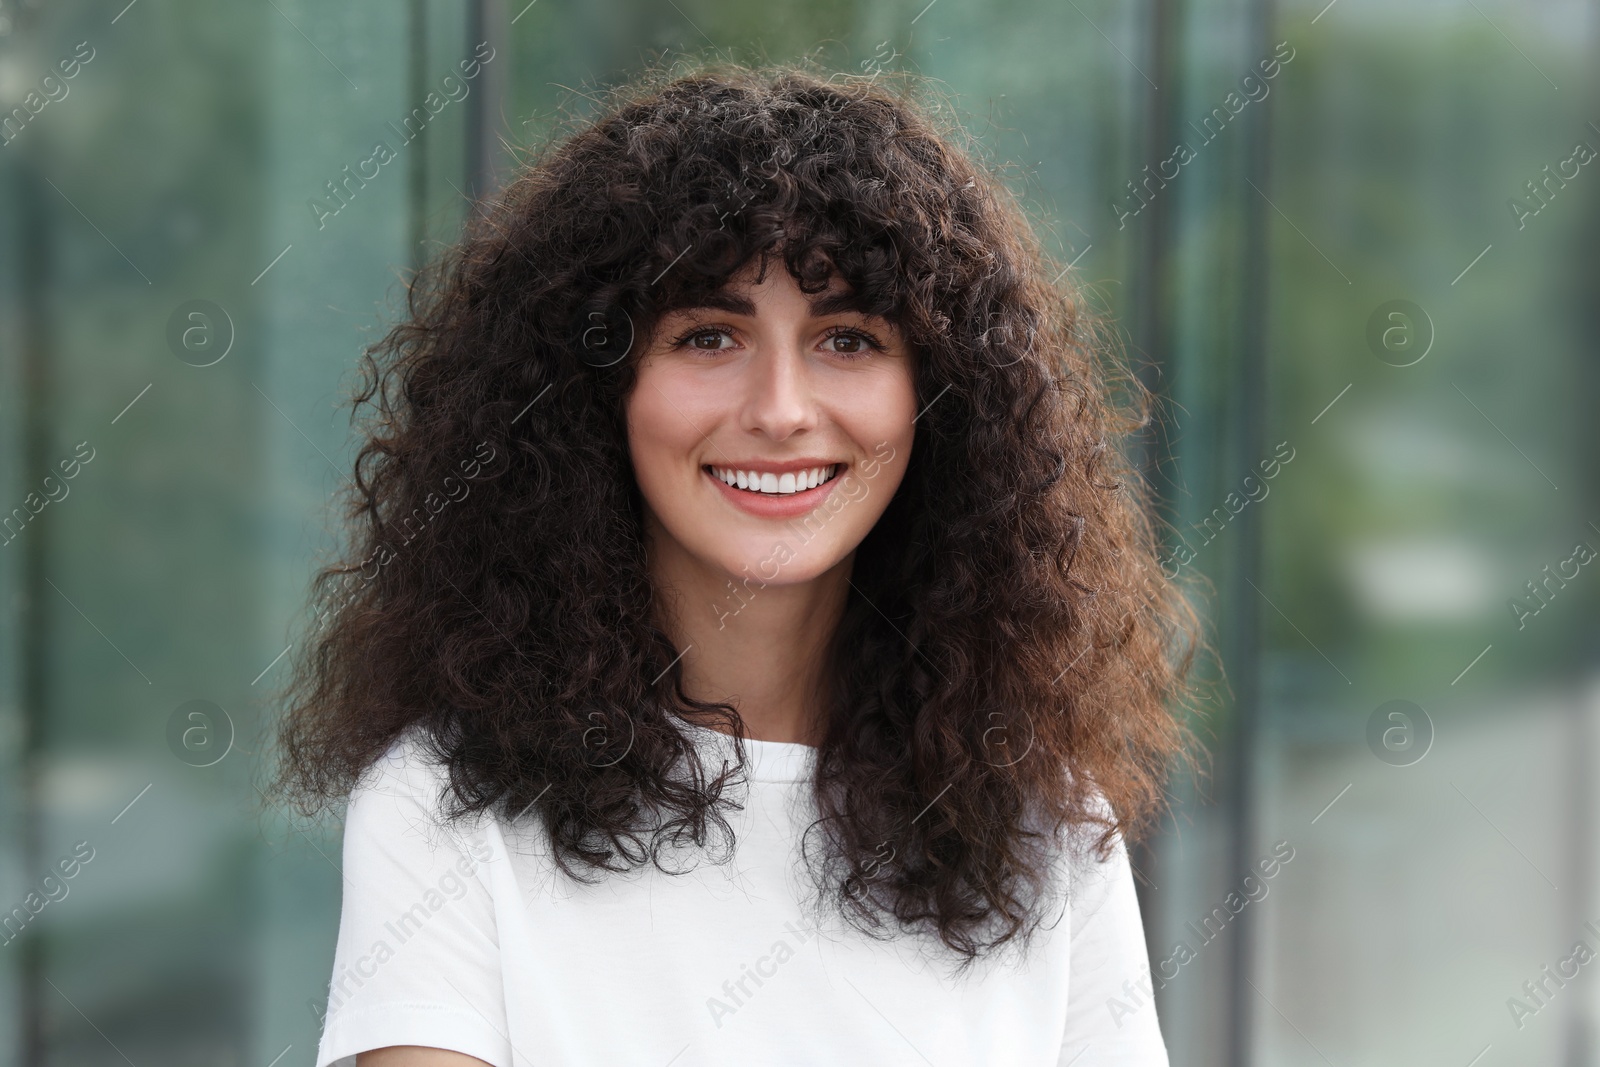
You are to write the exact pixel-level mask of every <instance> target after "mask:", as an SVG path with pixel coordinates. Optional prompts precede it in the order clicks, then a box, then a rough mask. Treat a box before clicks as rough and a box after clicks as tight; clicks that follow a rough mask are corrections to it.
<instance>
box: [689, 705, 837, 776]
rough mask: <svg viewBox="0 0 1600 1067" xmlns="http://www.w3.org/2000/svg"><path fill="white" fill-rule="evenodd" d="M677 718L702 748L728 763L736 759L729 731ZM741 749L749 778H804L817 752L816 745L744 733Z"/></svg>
mask: <svg viewBox="0 0 1600 1067" xmlns="http://www.w3.org/2000/svg"><path fill="white" fill-rule="evenodd" d="M678 721H679V725H680V726H681V727H682V729H683V730H684V733H685V735H686V736H687V737H688V738H689V739H690V740H692V741H694V742H695V743H696V744H697V745H699V746H700V747H701V749H702V750H707V749H709V750H710V751H711V752H713V753H717V754H718V758H726V759H727V760H728V762H729V763H730V764H731V763H734V762H736V761H735V754H734V742H733V735H732V734H725V733H723V732H722V731H721V730H713V729H712V728H711V727H709V726H701V725H699V724H698V723H692V722H689V721H687V720H684V719H680V720H678ZM744 750H745V755H746V763H745V770H744V773H745V776H746V777H747V778H749V779H750V781H752V782H801V781H805V780H806V779H807V778H809V777H810V776H811V770H812V767H813V766H814V761H815V759H816V754H817V749H816V746H814V745H802V744H800V743H799V742H798V741H758V740H756V739H754V738H748V737H747V738H745V741H744Z"/></svg>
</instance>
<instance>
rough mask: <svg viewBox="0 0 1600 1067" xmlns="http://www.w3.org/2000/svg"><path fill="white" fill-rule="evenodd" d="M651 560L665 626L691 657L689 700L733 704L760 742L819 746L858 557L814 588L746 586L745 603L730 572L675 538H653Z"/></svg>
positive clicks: (686, 667)
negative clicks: (829, 677) (834, 647)
mask: <svg viewBox="0 0 1600 1067" xmlns="http://www.w3.org/2000/svg"><path fill="white" fill-rule="evenodd" d="M649 555H650V577H651V582H652V584H653V585H654V587H655V589H656V591H657V592H656V596H657V604H658V621H659V623H660V625H661V627H662V629H663V630H664V631H665V632H666V634H667V636H668V637H669V638H671V639H672V643H673V644H674V645H675V646H676V647H677V648H678V649H679V650H680V651H682V652H683V658H682V660H681V661H680V662H681V665H682V668H683V688H684V692H686V693H688V694H689V695H690V696H692V697H694V698H695V699H697V700H704V701H725V702H727V703H729V704H732V705H733V706H734V707H735V708H737V709H738V711H739V715H740V718H742V719H743V720H744V727H745V733H746V735H747V736H749V737H751V738H754V739H755V740H758V741H785V742H791V743H799V744H807V745H820V744H821V743H822V735H823V733H824V732H825V728H826V723H825V722H824V714H825V712H824V708H825V701H824V699H823V694H824V693H825V692H826V688H827V687H826V685H825V684H824V680H825V671H826V669H827V663H826V653H827V649H828V646H829V644H830V642H831V640H832V638H833V634H834V632H835V631H836V630H837V629H838V626H839V621H840V619H841V618H842V617H843V615H844V607H845V602H846V600H847V597H848V592H849V588H850V571H851V565H852V563H853V562H854V560H855V553H853V552H852V553H850V555H848V556H846V557H845V558H844V559H843V560H841V561H840V562H839V563H838V564H837V565H836V566H834V567H833V568H832V569H831V570H828V571H826V572H824V573H822V574H820V575H818V576H817V577H816V578H813V579H811V580H810V581H807V582H799V583H795V584H790V585H777V584H773V583H768V584H767V585H765V586H761V585H759V584H758V583H757V582H756V581H751V582H749V583H748V587H747V586H746V583H745V582H744V581H743V580H742V578H741V580H739V581H736V582H735V583H734V585H735V588H736V590H737V595H735V593H731V592H730V591H729V587H728V582H729V577H728V575H727V573H725V572H724V571H723V570H722V569H721V568H720V567H714V566H707V565H706V564H704V563H703V562H702V561H700V560H698V559H696V558H695V557H693V556H691V555H689V554H688V553H687V552H685V551H684V550H683V548H682V546H681V545H679V544H678V543H677V542H676V541H675V540H673V539H672V538H670V537H659V536H658V537H653V538H652V543H651V549H650V554H649ZM707 725H710V724H707Z"/></svg>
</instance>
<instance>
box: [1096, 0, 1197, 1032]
mask: <svg viewBox="0 0 1600 1067" xmlns="http://www.w3.org/2000/svg"><path fill="white" fill-rule="evenodd" d="M1179 2H1180V0H1148V3H1147V5H1146V10H1147V12H1148V14H1147V23H1146V25H1147V29H1146V31H1145V33H1144V38H1143V42H1142V43H1143V45H1144V49H1143V57H1142V58H1143V63H1142V64H1141V65H1142V66H1143V68H1144V70H1146V71H1148V72H1150V73H1151V75H1152V76H1153V77H1154V79H1155V85H1154V86H1152V85H1150V84H1149V83H1148V82H1146V81H1144V80H1143V79H1140V80H1139V82H1138V83H1137V84H1138V85H1139V86H1140V87H1141V88H1142V89H1143V98H1142V101H1141V111H1142V118H1141V127H1142V129H1141V136H1140V137H1139V140H1138V145H1139V148H1138V152H1139V155H1138V157H1137V158H1136V160H1135V162H1136V163H1137V164H1138V165H1139V166H1141V167H1142V166H1143V165H1144V164H1145V163H1150V164H1151V165H1152V166H1154V165H1155V161H1156V160H1160V159H1162V158H1163V156H1164V154H1165V152H1164V149H1165V148H1166V146H1169V145H1171V143H1172V141H1173V130H1174V127H1175V126H1176V124H1177V121H1178V117H1177V112H1178V105H1179V103H1180V102H1181V100H1182V92H1181V90H1180V87H1179V78H1178V51H1179V48H1178V44H1179V42H1177V41H1176V40H1175V39H1174V33H1175V29H1176V27H1177V25H1178V19H1177V17H1176V16H1177V9H1178V4H1179ZM1162 86H1165V88H1164V89H1163V88H1161V87H1162ZM1142 173H1143V171H1142V170H1141V171H1138V172H1136V173H1135V175H1134V181H1135V182H1138V181H1139V178H1140V176H1141V175H1142ZM1122 192H1123V191H1122V190H1120V189H1113V190H1112V195H1113V197H1118V196H1121V195H1122ZM1170 208H1171V199H1170V198H1169V197H1166V196H1157V197H1156V198H1155V199H1154V200H1153V201H1152V202H1151V204H1150V205H1149V206H1148V207H1147V208H1146V209H1145V210H1144V211H1141V212H1140V215H1141V218H1140V219H1139V220H1138V223H1137V224H1139V225H1141V228H1140V230H1139V231H1138V233H1137V234H1136V235H1135V236H1136V241H1135V244H1134V249H1133V256H1132V267H1133V271H1132V287H1131V288H1132V301H1131V308H1130V311H1131V316H1132V321H1131V323H1130V326H1131V329H1130V333H1131V335H1132V336H1131V340H1132V345H1131V355H1132V357H1133V360H1134V370H1135V373H1136V374H1137V376H1138V378H1139V381H1140V383H1141V384H1142V385H1144V387H1145V388H1146V389H1148V390H1149V391H1150V393H1151V410H1150V417H1151V421H1150V424H1149V426H1148V427H1146V429H1145V430H1144V432H1143V433H1142V435H1141V437H1140V439H1139V441H1138V442H1137V444H1136V446H1135V451H1134V454H1133V455H1132V456H1131V457H1130V458H1131V460H1132V461H1133V463H1134V465H1135V466H1136V467H1137V468H1138V470H1139V471H1140V472H1141V473H1142V474H1143V475H1144V477H1145V478H1146V479H1147V480H1148V481H1149V483H1150V485H1151V487H1152V488H1153V490H1154V503H1155V506H1156V509H1157V512H1158V514H1160V515H1161V516H1162V517H1163V518H1165V519H1168V520H1170V518H1171V515H1170V512H1171V510H1172V509H1171V507H1170V499H1169V494H1172V493H1175V492H1176V484H1175V480H1174V475H1175V472H1174V470H1173V463H1172V460H1173V456H1172V441H1171V433H1170V430H1171V426H1170V423H1169V411H1168V408H1169V406H1170V402H1171V399H1172V396H1171V389H1170V387H1169V384H1168V383H1169V381H1170V374H1168V373H1167V368H1169V367H1170V366H1171V365H1172V361H1173V358H1174V355H1175V353H1174V351H1173V347H1172V343H1171V329H1172V319H1171V315H1170V313H1169V311H1170V307H1171V299H1170V295H1169V294H1170V277H1171V276H1170V256H1169V252H1170V249H1171V246H1172V223H1173V218H1172V212H1171V210H1170ZM1160 851H1161V849H1160V844H1159V842H1157V841H1153V840H1148V839H1147V840H1144V841H1140V842H1138V843H1136V844H1134V845H1133V846H1132V847H1130V849H1129V855H1128V859H1129V862H1130V863H1131V864H1132V867H1133V872H1134V887H1135V891H1136V892H1137V894H1138V897H1139V911H1140V914H1141V915H1142V916H1143V917H1144V923H1145V929H1146V931H1147V933H1146V941H1147V942H1148V945H1147V948H1148V950H1149V955H1150V956H1151V960H1150V961H1149V962H1150V963H1151V966H1152V968H1153V967H1154V961H1155V959H1157V958H1159V951H1158V950H1159V947H1160V946H1159V945H1158V944H1157V942H1156V941H1155V939H1154V937H1152V936H1151V935H1150V933H1149V931H1150V930H1151V929H1152V928H1153V925H1154V924H1153V923H1152V918H1153V916H1154V915H1155V914H1156V911H1157V906H1156V901H1155V895H1156V894H1157V893H1158V892H1160V881H1159V880H1158V879H1157V878H1156V877H1155V876H1156V875H1157V874H1158V873H1159V872H1158V868H1159V866H1160ZM1162 877H1165V876H1164V875H1162ZM1158 1010H1159V1009H1158ZM1169 1039H1170V1035H1169Z"/></svg>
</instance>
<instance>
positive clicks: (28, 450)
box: [5, 146, 55, 1067]
mask: <svg viewBox="0 0 1600 1067" xmlns="http://www.w3.org/2000/svg"><path fill="white" fill-rule="evenodd" d="M8 147H9V146H8ZM35 166H36V160H35V157H34V156H33V155H31V154H28V153H26V152H23V153H19V154H18V157H17V159H16V161H15V162H14V164H13V167H14V169H13V175H14V178H15V181H16V189H17V194H18V196H17V199H18V202H19V204H20V206H21V209H22V210H21V212H20V220H21V224H20V226H19V232H18V235H17V236H18V240H17V245H16V251H17V257H18V258H17V263H16V265H15V267H14V268H13V270H14V272H15V273H14V275H13V277H14V279H15V284H16V294H17V303H18V307H17V321H18V322H19V323H20V330H19V333H20V337H19V340H20V342H21V346H20V347H21V353H22V356H21V379H22V380H21V383H20V384H21V386H22V388H21V390H20V393H21V398H22V402H21V410H20V411H18V412H17V424H18V426H19V427H20V430H19V434H18V436H19V437H20V444H21V448H20V450H19V454H20V455H21V456H22V469H21V471H20V472H19V474H20V475H21V477H22V482H21V485H19V486H17V489H18V490H19V494H18V495H17V499H16V503H15V504H12V503H11V502H10V501H7V503H6V505H5V506H6V509H7V513H8V514H9V511H10V508H12V507H22V508H23V510H27V509H26V505H25V504H23V498H24V497H25V496H26V495H27V492H28V488H27V487H28V485H29V482H30V479H31V477H32V476H33V472H35V471H41V470H47V469H49V464H50V459H49V456H48V454H47V453H48V448H47V445H48V439H49V430H48V428H47V427H46V425H45V413H46V412H49V411H54V410H55V403H54V394H55V388H54V382H53V381H52V377H51V374H50V367H51V364H52V362H53V357H54V355H55V352H54V339H53V336H52V333H51V329H50V313H49V288H50V286H49V278H50V274H51V266H52V261H53V257H52V255H51V251H52V242H51V234H50V225H49V223H50V211H49V205H47V203H46V202H45V197H44V191H43V190H44V185H43V180H42V177H41V176H40V175H39V174H38V173H37V172H36V169H35ZM54 525H55V509H52V508H48V507H47V508H45V509H44V510H43V511H41V512H40V513H39V514H38V515H36V516H34V517H33V518H32V519H30V520H29V522H28V526H27V528H26V529H25V530H23V531H22V534H21V536H19V537H18V538H17V542H16V544H14V545H8V546H7V547H8V548H10V549H11V550H12V551H14V552H15V553H16V554H15V556H13V557H12V558H11V559H10V560H8V563H9V565H10V566H12V567H14V568H15V571H14V581H15V584H16V588H17V591H18V593H19V597H18V600H17V602H16V604H15V605H14V611H15V615H14V616H13V617H14V618H15V619H16V621H17V627H16V648H15V655H16V657H17V665H18V668H19V669H18V674H19V678H20V683H21V684H20V686H19V697H20V700H21V707H20V709H19V711H20V715H19V726H20V736H19V737H18V739H17V746H16V756H17V763H18V765H17V767H16V768H15V770H16V779H15V780H16V781H17V782H18V783H19V784H18V788H17V792H16V800H17V802H18V805H19V810H18V813H17V819H16V823H15V826H16V829H17V848H16V853H17V857H18V859H19V861H20V862H21V865H22V872H23V878H24V879H26V878H27V877H28V876H29V875H28V872H31V871H37V870H41V869H43V868H44V866H45V863H46V860H45V857H44V843H43V841H42V840H41V832H40V828H41V826H42V824H43V821H44V811H43V803H42V799H41V795H40V791H41V782H40V777H41V773H42V767H43V762H44V758H45V731H46V726H47V723H46V716H45V712H46V709H47V708H48V707H49V703H50V701H49V685H50V679H49V673H48V671H47V670H46V665H47V664H48V662H49V657H48V655H47V651H46V648H45V645H46V643H47V641H48V640H49V635H50V634H51V633H52V632H54V631H53V628H52V627H51V626H49V625H48V624H47V622H46V616H47V612H48V610H49V609H48V608H47V607H46V605H47V604H49V603H50V601H48V600H47V599H46V596H45V593H46V590H45V567H46V566H47V565H48V562H49V561H48V553H47V551H46V550H47V548H48V546H49V543H50V537H49V535H50V529H51V527H53V526H54ZM10 906H11V905H10V902H9V900H8V901H7V904H6V905H5V907H6V910H7V911H8V912H9V909H10ZM23 933H24V936H22V937H20V938H18V944H17V947H16V952H17V957H18V958H17V963H16V967H17V970H16V976H17V994H18V1002H17V1011H18V1013H19V1014H18V1017H17V1026H18V1034H17V1037H18V1041H17V1045H18V1047H17V1049H16V1052H17V1054H18V1062H19V1063H21V1064H25V1065H28V1067H32V1065H33V1064H41V1063H43V1062H44V1052H45V1034H44V1015H45V1005H44V998H43V994H42V989H43V987H44V964H45V950H46V945H45V941H44V938H43V937H42V936H41V934H42V931H39V930H32V931H26V930H25V931H24V932H23ZM29 934H31V935H32V936H27V935H29Z"/></svg>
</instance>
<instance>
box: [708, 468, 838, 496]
mask: <svg viewBox="0 0 1600 1067" xmlns="http://www.w3.org/2000/svg"><path fill="white" fill-rule="evenodd" d="M843 466H844V465H843V464H841V463H830V464H828V465H827V466H823V467H812V468H810V469H809V470H802V471H785V472H784V473H782V474H775V473H773V472H772V471H753V470H752V471H742V470H735V469H734V468H732V467H712V466H708V467H706V468H705V470H706V471H707V473H709V474H710V475H711V477H713V478H716V479H718V480H719V481H721V482H722V483H723V484H724V485H727V486H728V487H729V488H732V489H743V490H744V491H745V492H747V493H753V494H755V495H757V496H792V495H793V494H795V493H803V492H805V491H806V490H808V489H815V488H816V487H817V486H819V485H826V484H827V483H828V482H830V481H832V480H833V479H834V478H835V477H837V476H838V474H839V471H840V469H842V467H843Z"/></svg>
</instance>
